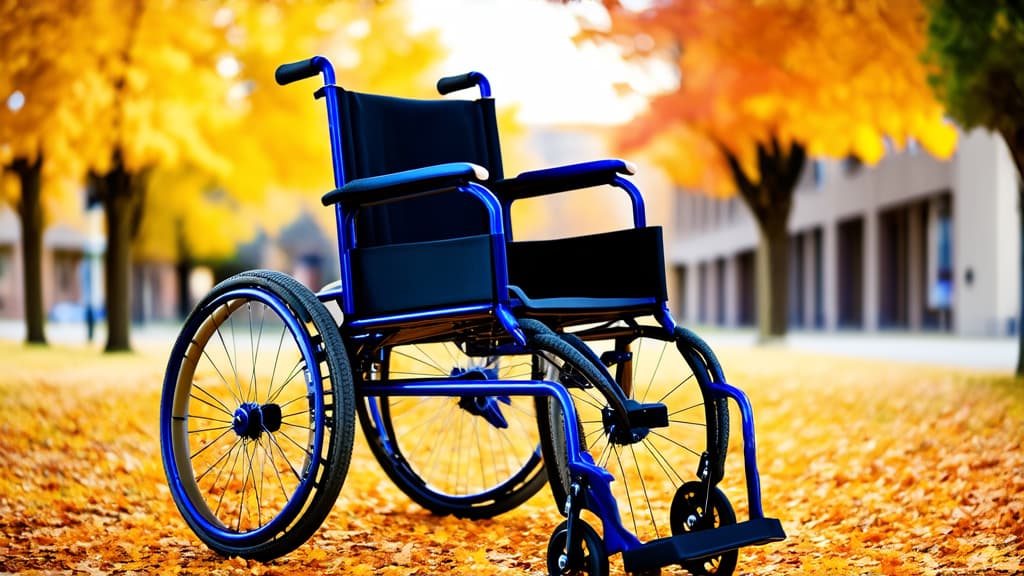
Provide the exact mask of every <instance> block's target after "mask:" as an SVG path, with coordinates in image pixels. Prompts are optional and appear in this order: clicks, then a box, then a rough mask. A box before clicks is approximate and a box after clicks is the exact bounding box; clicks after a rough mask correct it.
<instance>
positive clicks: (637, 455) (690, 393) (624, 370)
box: [538, 325, 728, 541]
mask: <svg viewBox="0 0 1024 576" xmlns="http://www.w3.org/2000/svg"><path fill="white" fill-rule="evenodd" d="M686 336H687V335H686V334H684V333H682V332H681V331H676V332H675V333H669V332H667V331H665V330H664V329H662V328H660V327H641V326H636V325H633V326H628V325H622V326H615V327H609V326H602V327H598V328H593V329H590V330H585V331H581V332H578V333H576V334H565V335H563V338H564V340H565V342H566V344H567V345H569V346H571V347H573V348H574V349H577V350H579V351H580V353H581V354H583V355H585V356H586V357H587V358H588V359H589V360H591V361H593V359H595V358H597V359H600V358H601V355H602V354H603V353H607V354H611V353H612V352H618V353H619V355H620V357H622V358H626V357H627V356H625V355H624V354H623V353H627V352H628V353H630V354H632V356H630V357H629V359H628V360H625V361H620V362H618V363H615V364H613V366H611V368H609V369H608V370H605V369H604V368H603V367H602V368H601V371H602V372H603V373H604V374H606V375H610V377H611V378H612V379H613V380H614V386H613V388H614V389H613V390H611V391H609V389H608V388H607V387H603V386H593V387H590V388H581V387H572V388H570V393H571V394H572V396H573V398H574V400H575V406H576V411H577V416H578V419H579V422H580V425H581V427H582V433H581V436H582V437H583V438H584V439H585V444H586V445H585V449H586V450H588V451H589V452H590V454H591V456H592V457H593V458H594V460H595V462H597V464H598V465H600V466H602V467H604V468H605V469H606V470H608V471H609V472H610V473H611V474H612V475H613V476H614V477H615V481H614V482H612V483H611V486H612V493H613V495H614V496H615V498H616V501H617V502H618V503H619V506H620V508H619V512H620V515H621V517H622V523H623V526H625V527H627V528H629V529H631V530H632V531H633V532H634V533H635V534H636V535H637V537H638V538H640V540H641V541H648V540H652V539H655V538H661V537H665V536H667V535H668V524H669V522H668V521H669V517H670V509H669V506H668V503H669V502H670V501H671V497H672V495H673V494H674V493H675V492H676V490H677V489H678V487H679V486H681V485H683V484H684V483H686V482H687V481H690V480H697V479H698V478H699V476H698V474H699V473H700V470H699V469H700V464H701V462H702V457H703V455H704V454H705V453H706V454H707V455H708V456H707V458H706V462H707V463H708V473H709V476H710V480H711V482H712V483H717V482H718V480H720V479H721V469H722V461H723V460H724V454H725V447H726V446H727V445H728V406H727V405H726V402H725V401H724V400H720V399H717V400H716V399H712V398H711V397H710V396H709V394H708V385H709V384H710V382H711V379H712V377H713V376H712V374H713V370H712V369H711V368H709V366H708V365H707V363H706V362H705V360H704V356H702V354H700V353H698V352H697V351H695V350H694V348H693V346H692V345H691V343H690V341H689V339H688V338H687V337H686ZM673 349H674V350H675V352H672V350H673ZM647 358H650V360H648V359H647ZM680 360H682V361H680ZM599 361H600V360H599ZM607 378H608V376H606V377H605V379H607ZM623 397H628V398H629V399H630V400H632V401H636V402H640V403H659V402H660V403H664V404H665V405H666V406H667V408H668V410H667V411H668V414H669V425H668V427H663V428H650V429H649V430H646V431H641V433H640V436H641V438H640V439H639V440H635V441H624V440H621V439H620V440H619V441H611V440H612V436H611V434H610V433H609V432H610V428H609V426H608V423H609V422H608V420H607V416H606V412H605V409H606V408H608V407H612V408H613V409H612V410H611V411H612V412H615V410H614V405H615V404H616V403H621V402H622V398H623ZM538 422H539V425H540V427H541V431H542V432H541V436H542V442H541V444H542V448H543V452H544V457H545V460H546V461H547V462H548V466H549V473H548V474H549V477H550V478H551V482H550V483H551V489H552V494H553V496H554V498H555V501H556V504H557V505H558V507H559V510H562V509H563V507H564V502H565V498H566V493H567V488H568V484H567V482H568V472H567V470H566V467H565V457H564V450H565V447H564V439H562V438H560V435H561V434H562V432H561V431H560V420H559V416H558V415H557V414H555V413H554V412H553V411H551V409H550V407H546V406H540V407H539V410H538ZM620 438H621V437H620Z"/></svg>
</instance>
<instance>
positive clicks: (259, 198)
mask: <svg viewBox="0 0 1024 576" xmlns="http://www.w3.org/2000/svg"><path fill="white" fill-rule="evenodd" d="M23 4H26V3H23V2H17V1H14V0H8V1H6V2H0V59H2V61H3V62H4V63H5V64H4V67H3V69H2V72H0V94H2V95H4V96H5V97H6V95H8V94H13V93H15V92H17V93H18V94H21V95H23V96H24V100H25V104H24V106H23V107H22V108H21V109H19V110H17V111H14V112H13V113H12V112H11V110H10V109H9V107H8V109H5V110H3V112H2V114H3V116H0V120H2V122H0V162H2V165H3V166H4V167H5V169H7V170H12V171H15V172H16V173H18V175H19V176H21V174H22V173H25V174H27V176H25V177H22V178H21V183H22V186H21V188H22V191H21V192H20V193H19V198H20V199H19V202H20V204H19V206H21V205H27V206H33V205H37V204H38V202H37V200H38V198H39V193H38V191H39V190H40V187H39V186H38V185H37V184H34V182H35V181H38V178H36V180H35V181H33V180H32V174H36V175H38V174H39V173H40V170H43V168H42V167H43V166H44V165H50V164H51V160H53V159H56V158H60V159H61V161H60V162H59V163H55V165H60V166H63V167H68V169H67V170H62V171H63V172H65V173H68V174H82V173H83V172H86V171H88V184H89V187H90V192H91V194H92V195H93V197H94V198H95V199H96V200H97V201H99V202H102V204H103V206H104V212H105V214H106V221H107V253H106V262H105V264H106V266H105V272H106V278H105V280H106V290H107V294H106V295H107V317H108V326H109V330H108V341H107V346H106V348H107V350H108V351H113V350H124V349H128V348H129V347H130V337H129V330H130V322H129V310H130V301H131V293H132V292H131V284H130V274H129V271H130V266H131V263H132V250H133V244H135V243H136V242H137V243H138V245H139V248H140V249H141V250H143V252H144V253H146V254H160V255H164V256H166V255H168V254H174V255H177V257H179V258H186V257H188V258H192V257H215V256H218V255H223V254H225V253H226V252H228V251H229V250H230V249H231V248H233V246H234V245H235V244H237V242H238V241H239V240H242V239H245V238H247V237H249V236H251V234H252V232H253V231H255V230H256V229H257V227H259V226H273V225H274V224H275V223H276V224H280V221H281V220H282V216H285V217H286V216H287V215H288V211H286V210H285V211H282V210H261V209H260V208H263V207H266V206H268V205H275V206H280V205H281V204H282V203H281V202H280V201H278V200H275V198H277V197H279V195H280V192H282V191H288V192H294V191H299V192H303V193H308V192H309V191H310V190H311V189H314V188H315V189H316V191H317V192H322V191H323V190H324V189H325V188H327V187H328V186H329V185H330V183H331V179H330V176H329V170H330V166H331V163H330V160H329V150H328V139H327V136H326V128H325V127H326V120H325V117H324V114H323V111H322V106H316V105H315V103H314V102H312V99H311V98H310V97H309V95H308V94H306V95H305V98H304V99H302V98H301V95H300V94H299V93H298V92H296V91H289V90H280V89H278V88H277V87H276V86H274V85H273V80H272V79H273V70H274V68H275V67H276V66H277V65H278V64H280V63H283V62H286V61H290V60H297V59H300V58H306V57H309V56H311V55H312V54H314V53H318V52H323V53H326V54H328V55H329V56H332V57H333V58H334V59H335V60H336V61H337V62H340V63H341V66H340V67H339V69H340V71H341V74H340V77H341V78H342V79H343V81H346V82H347V81H349V80H350V79H351V80H352V84H353V85H354V86H355V87H357V88H359V89H375V90H381V91H405V92H408V91H409V87H410V86H416V85H419V86H422V89H421V90H420V92H421V93H422V92H424V91H425V90H426V86H427V85H428V84H427V82H426V81H425V79H423V78H421V77H420V75H419V74H418V72H420V71H422V70H423V69H424V68H426V67H427V65H428V64H430V63H431V62H433V61H434V60H435V59H436V58H437V56H438V55H439V48H438V46H437V41H436V38H435V37H434V35H432V34H425V35H411V34H408V33H407V32H406V26H405V21H404V16H403V11H402V7H403V5H402V4H401V3H399V2H396V3H393V4H390V3H389V4H386V5H378V4H368V3H358V2H350V3H325V2H322V1H320V0H289V1H284V0H281V1H279V2H262V1H258V0H212V1H207V2H189V3H173V2H145V1H144V0H128V1H118V2H115V1H113V0H82V1H76V2H72V1H70V0H67V1H63V2H61V1H55V2H39V3H28V5H23ZM335 52H336V53H337V54H335ZM43 158H46V162H45V164H44V162H43ZM65 160H66V162H65ZM25 190H29V193H26V192H25ZM32 190H35V192H32ZM302 196H303V195H300V194H295V195H293V197H294V198H295V203H300V202H301V201H302V200H301V198H302ZM306 196H307V197H309V196H311V197H313V198H317V197H319V193H317V194H314V195H309V194H306ZM33 202H35V203H36V204H33ZM22 212H23V219H24V220H25V221H27V222H29V225H30V226H28V227H32V228H33V229H36V230H39V231H41V229H42V222H41V217H37V216H36V215H35V212H31V213H29V212H26V211H25V210H22ZM323 212H326V211H323ZM24 214H28V217H25V216H24ZM253 215H259V217H258V218H256V219H255V220H256V221H255V222H253V221H252V218H251V217H252V216H253ZM247 218H248V219H247ZM140 232H141V233H142V236H141V237H140V236H139V235H140ZM26 244H27V245H33V244H32V243H31V242H28V243H26ZM34 245H35V246H36V250H37V252H38V251H39V248H38V245H39V243H38V242H37V243H36V244H34ZM26 261H27V262H38V261H39V257H38V254H37V255H36V256H33V257H29V258H26ZM26 292H27V293H28V294H39V293H40V292H41V291H40V290H38V289H34V290H27V291H26ZM39 309H40V310H41V303H40V305H39ZM41 325H42V324H41V320H40V327H41ZM40 334H41V332H40ZM42 338H43V336H40V339H42Z"/></svg>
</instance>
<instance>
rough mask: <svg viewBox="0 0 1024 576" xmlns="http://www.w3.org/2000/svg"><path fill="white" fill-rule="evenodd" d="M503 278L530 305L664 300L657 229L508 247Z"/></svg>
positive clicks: (516, 243)
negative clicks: (556, 301)
mask: <svg viewBox="0 0 1024 576" xmlns="http://www.w3.org/2000/svg"><path fill="white" fill-rule="evenodd" d="M508 275H509V284H514V285H515V286H518V287H519V288H520V289H521V290H522V291H523V293H524V294H526V295H527V296H528V297H529V298H530V299H532V300H542V299H546V298H617V299H622V298H655V299H657V300H658V301H661V302H664V301H666V300H667V299H668V292H667V289H666V287H665V250H664V247H663V243H662V234H661V227H660V226H653V227H647V228H635V229H629V230H618V231H615V232H606V233H603V234H594V235H590V236H577V237H573V238H560V239H557V240H537V241H527V242H512V243H510V244H509V246H508ZM581 302H583V301H582V300H581ZM591 304H592V303H591Z"/></svg>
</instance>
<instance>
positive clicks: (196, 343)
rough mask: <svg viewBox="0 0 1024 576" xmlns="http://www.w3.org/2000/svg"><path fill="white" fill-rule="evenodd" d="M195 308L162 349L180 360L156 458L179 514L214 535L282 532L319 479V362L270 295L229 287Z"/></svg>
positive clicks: (232, 539) (240, 541) (253, 540)
mask: <svg viewBox="0 0 1024 576" xmlns="http://www.w3.org/2000/svg"><path fill="white" fill-rule="evenodd" d="M204 309H205V310H206V311H207V313H206V314H195V315H193V317H192V318H191V319H190V321H189V323H187V324H186V326H185V327H184V329H183V331H182V336H181V337H179V340H178V344H177V345H176V347H175V350H174V352H173V353H172V357H173V358H177V359H178V360H179V362H180V366H179V369H178V370H177V371H176V373H170V372H169V373H168V376H167V378H168V379H169V382H172V383H173V386H171V387H169V389H167V388H168V387H167V386H165V395H168V394H169V395H170V397H169V398H166V400H169V402H165V404H166V405H168V406H169V413H167V414H165V418H166V420H167V425H166V426H165V430H166V432H165V433H166V438H165V439H166V440H168V441H165V442H164V450H165V460H167V461H168V462H169V463H170V464H169V466H170V467H171V468H172V469H173V475H172V478H171V483H170V484H171V488H172V490H175V492H176V495H177V496H178V498H176V499H177V500H178V502H179V504H180V505H181V506H183V507H184V510H183V512H184V513H185V515H186V517H187V518H189V519H190V521H192V522H194V523H196V524H198V526H199V528H200V529H201V530H202V532H203V533H205V534H207V535H208V536H210V537H211V538H213V539H215V540H217V541H220V542H223V543H225V544H229V545H235V546H249V545H253V544H258V543H261V542H264V541H267V540H269V539H271V538H273V537H274V536H275V535H276V534H277V533H279V532H281V531H283V530H285V529H286V528H287V527H288V526H289V524H290V523H291V522H292V521H293V520H294V519H295V518H296V516H297V515H298V514H299V512H300V511H301V510H302V509H303V507H304V505H305V503H306V501H307V500H308V498H309V497H310V495H311V494H312V492H313V490H314V488H315V485H316V483H317V481H318V480H319V476H320V473H321V471H322V469H323V457H322V456H321V455H322V454H323V449H324V427H325V419H324V392H323V389H322V388H321V386H322V384H321V382H322V379H321V374H320V367H319V364H318V360H317V359H316V358H315V354H314V352H313V350H314V347H313V344H312V343H311V342H310V340H309V336H308V334H307V332H306V331H305V330H304V329H303V328H302V326H301V325H300V324H299V323H298V321H297V320H296V318H295V317H294V315H293V314H292V313H291V311H290V310H289V309H288V308H287V307H286V306H285V305H284V304H283V303H282V302H280V301H279V300H278V299H277V298H274V297H272V296H270V295H268V294H266V293H264V292H263V291H260V290H256V289H238V290H234V291H231V292H229V293H226V294H223V295H221V296H220V297H218V298H215V299H214V300H213V301H211V302H210V303H209V304H207V305H206V306H205V307H204ZM168 451H169V452H170V453H169V454H168V453H167V452H168ZM314 455H318V456H316V457H314Z"/></svg>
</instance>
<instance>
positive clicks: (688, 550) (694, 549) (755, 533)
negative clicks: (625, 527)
mask: <svg viewBox="0 0 1024 576" xmlns="http://www.w3.org/2000/svg"><path fill="white" fill-rule="evenodd" d="M785 539H786V533H785V532H784V531H783V530H782V523H781V522H779V521H778V520H777V519H775V518H756V519H753V520H747V521H746V522H740V523H739V524H729V525H728V526H721V527H719V528H715V529H714V530H698V531H696V532H687V533H686V534H678V535H676V536H670V537H668V538H659V539H657V540H652V541H650V542H647V543H645V544H642V545H640V546H638V547H636V548H633V549H632V550H627V551H625V552H623V553H622V563H623V565H624V568H625V569H626V572H642V571H644V570H649V569H653V568H662V567H665V566H670V565H672V564H679V563H681V562H684V561H688V560H697V559H699V558H707V557H708V556H716V555H718V554H721V553H723V552H728V551H730V550H736V549H737V548H742V547H744V546H759V545H762V544H768V543H769V542H779V541H781V540H785Z"/></svg>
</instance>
